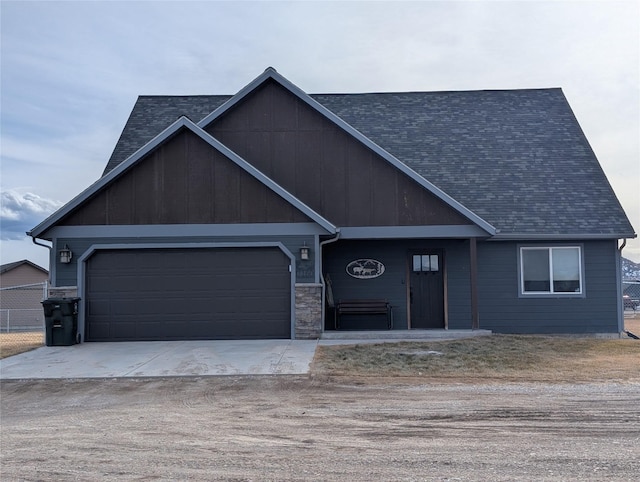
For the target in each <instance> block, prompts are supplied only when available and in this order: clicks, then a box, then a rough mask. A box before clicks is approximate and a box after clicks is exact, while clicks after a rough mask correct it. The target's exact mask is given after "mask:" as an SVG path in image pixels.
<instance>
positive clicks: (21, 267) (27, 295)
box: [0, 259, 49, 331]
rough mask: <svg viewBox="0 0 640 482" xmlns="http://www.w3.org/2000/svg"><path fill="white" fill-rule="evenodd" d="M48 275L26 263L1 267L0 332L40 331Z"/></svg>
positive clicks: (36, 266) (19, 262) (17, 262)
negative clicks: (42, 302)
mask: <svg viewBox="0 0 640 482" xmlns="http://www.w3.org/2000/svg"><path fill="white" fill-rule="evenodd" d="M48 279H49V272H48V271H47V270H46V269H44V268H42V267H40V266H38V265H37V264H35V263H32V262H31V261H28V260H26V259H23V260H22V261H16V262H14V263H7V264H3V265H2V266H0V330H2V331H7V330H20V329H32V328H33V329H40V328H42V323H43V310H42V305H41V304H40V302H41V301H42V300H43V299H44V298H45V296H46V283H47V281H48Z"/></svg>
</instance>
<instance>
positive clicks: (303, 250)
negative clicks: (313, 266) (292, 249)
mask: <svg viewBox="0 0 640 482" xmlns="http://www.w3.org/2000/svg"><path fill="white" fill-rule="evenodd" d="M300 259H309V246H307V243H306V242H305V243H304V244H303V245H302V246H301V247H300Z"/></svg>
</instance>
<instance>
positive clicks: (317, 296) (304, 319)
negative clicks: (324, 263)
mask: <svg viewBox="0 0 640 482" xmlns="http://www.w3.org/2000/svg"><path fill="white" fill-rule="evenodd" d="M295 307H296V321H295V337H296V339H298V340H316V339H318V338H320V335H322V285H321V284H316V283H296V300H295Z"/></svg>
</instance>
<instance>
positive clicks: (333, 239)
mask: <svg viewBox="0 0 640 482" xmlns="http://www.w3.org/2000/svg"><path fill="white" fill-rule="evenodd" d="M338 239H340V228H337V229H336V235H335V236H334V237H333V238H330V239H326V240H324V241H322V242H321V243H320V284H321V285H322V309H321V310H320V313H321V316H322V332H323V333H324V322H325V318H326V313H325V311H326V309H325V306H327V303H326V296H327V295H326V293H327V284H326V283H325V282H324V274H323V273H322V267H323V266H324V259H323V255H324V247H325V246H326V245H327V244H331V243H335V242H336V241H338Z"/></svg>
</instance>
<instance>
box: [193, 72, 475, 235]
mask: <svg viewBox="0 0 640 482" xmlns="http://www.w3.org/2000/svg"><path fill="white" fill-rule="evenodd" d="M205 130H206V131H207V132H209V133H210V134H211V135H212V136H214V137H215V138H217V139H219V140H220V141H221V142H222V143H224V144H225V145H226V146H228V147H229V148H230V149H232V150H233V151H234V152H236V153H237V154H238V155H240V156H241V157H242V158H244V159H245V160H246V161H247V162H249V163H250V164H252V165H253V166H255V167H256V168H257V169H258V170H259V171H261V172H262V173H264V174H265V175H266V176H268V177H269V178H271V179H273V180H274V181H275V182H276V183H278V184H279V185H280V186H282V187H283V188H284V189H286V190H287V191H288V192H290V193H291V194H293V195H294V196H295V197H297V198H298V199H300V200H301V201H302V202H304V203H305V204H306V205H307V206H309V207H310V208H311V209H313V210H314V211H315V212H317V213H319V214H320V215H321V216H323V217H325V218H326V219H329V220H331V222H332V223H334V224H335V225H337V226H432V225H471V224H472V223H471V222H470V221H469V220H468V219H466V218H465V217H464V216H463V215H462V214H460V213H459V212H457V211H456V210H455V209H453V208H452V207H451V206H449V205H447V204H446V203H445V202H444V201H442V200H441V199H438V198H437V197H436V196H435V195H433V194H431V193H430V192H428V191H427V190H426V189H425V188H424V187H423V186H420V185H419V184H418V183H417V182H416V181H415V180H413V179H410V178H409V177H408V176H407V175H406V174H404V173H402V172H401V171H400V170H398V169H397V168H396V167H394V166H392V165H391V164H390V163H389V162H388V161H386V160H384V159H383V158H382V157H380V156H379V155H378V154H376V153H374V152H373V151H372V150H370V149H369V148H368V147H366V146H365V145H364V144H362V143H361V142H360V141H358V140H356V139H355V138H354V137H353V136H351V135H350V134H348V133H347V132H345V131H344V130H343V129H342V128H341V127H339V126H338V125H336V124H335V123H333V122H331V121H330V120H329V119H327V118H325V117H324V116H322V115H321V114H320V113H318V112H316V111H315V110H314V109H312V108H311V107H310V106H308V105H307V104H306V103H304V102H303V101H302V100H300V99H299V98H297V97H296V96H295V95H293V94H292V93H291V92H289V91H287V90H286V89H284V88H283V87H282V86H279V85H277V84H276V83H275V82H266V83H265V84H264V85H263V86H261V87H259V88H258V89H256V91H254V92H252V93H251V94H249V95H248V96H247V98H246V99H244V100H243V101H242V102H240V103H239V104H237V105H234V106H233V107H232V108H231V109H230V110H229V111H227V112H225V113H224V114H223V115H222V116H221V117H220V118H217V119H215V120H213V121H212V122H211V123H210V124H209V125H208V126H207V127H206V128H205Z"/></svg>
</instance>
